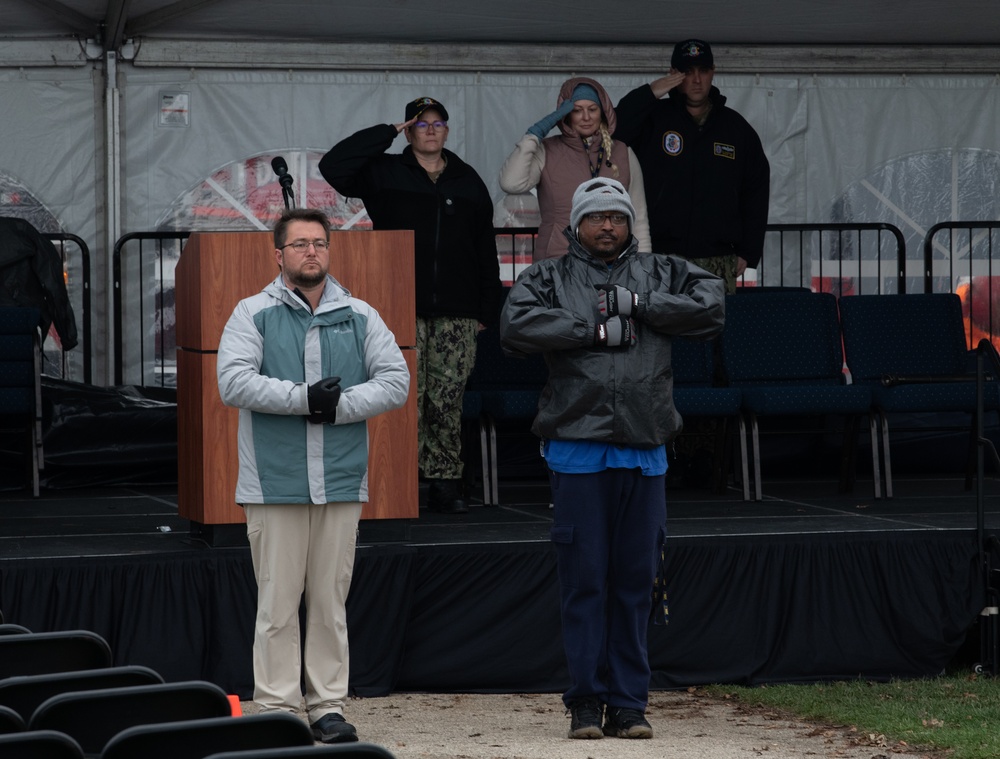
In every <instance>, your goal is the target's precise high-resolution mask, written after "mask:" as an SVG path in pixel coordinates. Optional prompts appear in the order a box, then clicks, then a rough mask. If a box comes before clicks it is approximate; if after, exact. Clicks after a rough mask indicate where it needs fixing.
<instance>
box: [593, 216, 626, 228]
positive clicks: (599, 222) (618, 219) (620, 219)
mask: <svg viewBox="0 0 1000 759" xmlns="http://www.w3.org/2000/svg"><path fill="white" fill-rule="evenodd" d="M583 220H584V221H585V222H587V223H588V224H590V226H592V227H603V226H604V222H605V221H610V222H611V224H612V226H615V227H624V226H625V225H626V224H628V215H627V214H623V213H585V214H584V215H583Z"/></svg>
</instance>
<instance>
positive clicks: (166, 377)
mask: <svg viewBox="0 0 1000 759" xmlns="http://www.w3.org/2000/svg"><path fill="white" fill-rule="evenodd" d="M190 236H191V233H190V232H135V233H133V234H128V235H124V236H123V237H121V238H120V239H119V240H118V241H117V242H116V243H115V248H114V252H113V254H112V267H113V271H112V276H113V287H114V292H113V306H112V308H113V311H114V313H113V319H114V325H113V330H114V375H115V376H114V382H115V384H116V385H122V384H126V383H127V384H130V385H140V386H147V385H152V386H158V387H176V384H177V355H176V354H177V339H176V338H177V336H176V331H175V329H174V325H175V322H174V268H175V267H176V266H177V261H178V260H179V259H180V256H181V249H182V248H183V246H184V241H185V240H187V238H188V237H190ZM126 320H127V321H128V325H129V330H128V333H129V334H128V340H127V341H126V339H125V323H126Z"/></svg>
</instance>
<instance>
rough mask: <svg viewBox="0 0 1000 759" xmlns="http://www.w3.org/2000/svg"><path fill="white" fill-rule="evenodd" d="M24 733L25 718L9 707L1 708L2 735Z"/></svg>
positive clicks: (0, 727) (0, 730)
mask: <svg viewBox="0 0 1000 759" xmlns="http://www.w3.org/2000/svg"><path fill="white" fill-rule="evenodd" d="M22 732H24V718H23V717H22V716H21V715H20V714H18V713H17V712H16V711H14V710H13V709H11V708H10V707H9V706H0V734H2V735H6V734H8V733H22Z"/></svg>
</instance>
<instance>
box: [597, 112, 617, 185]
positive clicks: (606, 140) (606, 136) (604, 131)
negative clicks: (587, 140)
mask: <svg viewBox="0 0 1000 759" xmlns="http://www.w3.org/2000/svg"><path fill="white" fill-rule="evenodd" d="M613 144H614V143H613V142H612V141H611V132H609V131H608V125H607V122H605V121H604V120H602V121H601V145H603V146H604V155H605V160H606V161H607V162H608V164H609V165H610V166H611V176H613V177H615V178H616V179H617V177H618V166H617V165H615V163H614V162H613V161H612V160H611V146H612V145H613Z"/></svg>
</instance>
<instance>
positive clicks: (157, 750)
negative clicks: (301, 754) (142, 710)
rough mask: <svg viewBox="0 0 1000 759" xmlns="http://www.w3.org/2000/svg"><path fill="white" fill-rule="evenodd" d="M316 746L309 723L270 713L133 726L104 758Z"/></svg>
mask: <svg viewBox="0 0 1000 759" xmlns="http://www.w3.org/2000/svg"><path fill="white" fill-rule="evenodd" d="M312 745H313V737H312V733H311V732H310V730H309V728H308V727H307V726H306V723H305V722H303V721H302V720H301V719H299V718H298V717H296V716H295V715H293V714H288V713H287V712H268V713H265V714H252V715H249V716H246V717H217V718H215V719H199V720H192V721H189V722H166V723H163V724H160V725H141V726H138V727H130V728H128V729H127V730H123V731H122V732H120V733H119V734H118V735H116V736H115V737H114V738H112V739H111V740H110V741H109V742H108V745H107V746H105V747H104V751H103V752H102V753H101V759H136V757H142V759H205V757H207V756H211V755H212V754H218V753H221V752H223V751H240V750H244V751H248V750H251V749H253V750H259V749H265V748H283V747H294V746H312Z"/></svg>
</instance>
